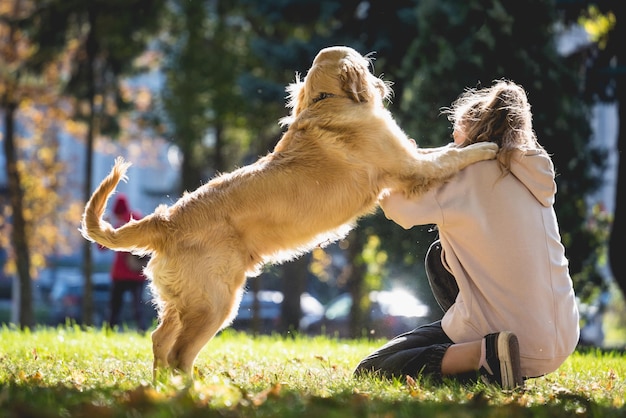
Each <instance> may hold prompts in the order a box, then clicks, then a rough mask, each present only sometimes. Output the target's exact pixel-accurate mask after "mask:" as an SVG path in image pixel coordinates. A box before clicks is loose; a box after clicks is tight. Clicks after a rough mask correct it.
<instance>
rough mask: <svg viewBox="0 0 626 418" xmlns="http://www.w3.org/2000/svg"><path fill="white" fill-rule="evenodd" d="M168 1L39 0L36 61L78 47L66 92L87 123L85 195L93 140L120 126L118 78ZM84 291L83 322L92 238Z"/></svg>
mask: <svg viewBox="0 0 626 418" xmlns="http://www.w3.org/2000/svg"><path fill="white" fill-rule="evenodd" d="M164 3H165V0H90V1H87V2H85V1H81V0H45V1H44V0H40V1H37V9H36V13H35V14H34V15H33V19H32V20H31V23H32V30H33V37H34V39H36V42H37V44H38V45H39V49H38V51H37V54H36V55H35V59H34V61H35V63H39V64H41V65H44V64H45V63H47V62H49V60H50V59H52V57H54V56H55V55H56V54H58V52H59V51H60V50H62V49H63V48H64V47H65V45H66V44H67V43H68V42H69V43H70V44H72V45H73V48H75V49H76V51H77V53H76V55H75V59H74V60H73V61H72V68H71V72H70V78H69V80H68V83H67V86H66V93H67V94H69V95H71V96H72V97H73V98H75V102H74V104H75V107H74V110H75V117H76V118H77V119H79V120H84V121H86V123H87V134H86V138H85V143H86V154H85V167H84V173H85V182H84V190H83V194H84V199H85V201H87V200H88V199H89V197H90V195H91V192H92V190H91V187H92V186H91V183H92V165H93V144H94V140H95V138H96V136H97V135H99V134H100V132H112V133H115V131H116V130H117V119H116V115H117V113H118V112H119V110H120V109H122V108H124V106H125V102H124V99H123V95H121V94H120V90H119V88H120V83H119V77H120V76H121V75H122V74H129V73H130V72H131V70H133V59H134V58H136V57H137V56H138V55H139V54H140V53H142V52H143V51H145V49H146V44H147V42H148V41H149V40H150V39H151V38H150V36H151V35H152V34H153V33H154V32H155V31H156V30H158V28H159V23H160V22H159V20H158V18H159V16H160V13H161V10H162V8H163V5H164ZM83 271H84V276H85V293H84V298H83V300H84V306H83V322H84V323H85V325H90V324H91V322H92V315H93V296H92V293H93V284H92V280H91V273H92V259H91V243H90V242H88V241H84V246H83Z"/></svg>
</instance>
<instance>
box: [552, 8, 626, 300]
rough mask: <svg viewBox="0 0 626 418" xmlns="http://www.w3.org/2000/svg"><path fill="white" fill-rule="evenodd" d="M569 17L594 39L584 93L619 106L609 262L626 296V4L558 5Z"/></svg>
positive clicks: (587, 60) (586, 59)
mask: <svg viewBox="0 0 626 418" xmlns="http://www.w3.org/2000/svg"><path fill="white" fill-rule="evenodd" d="M559 3H561V7H562V8H563V10H564V11H565V13H566V18H569V19H571V20H573V21H575V22H577V23H580V24H582V25H583V26H584V27H585V29H586V30H587V32H588V33H589V34H590V37H591V39H592V40H593V42H594V43H593V45H592V48H591V49H590V50H589V51H586V53H585V54H584V55H582V57H581V59H582V60H583V65H584V66H586V72H585V74H586V77H585V93H586V94H587V96H588V97H589V98H590V99H591V100H594V101H599V102H607V103H617V106H618V137H617V151H618V154H619V155H618V168H617V183H616V185H615V206H614V215H613V223H612V226H611V231H610V238H609V263H610V268H611V272H612V273H613V279H614V280H615V282H616V283H617V285H618V286H619V288H620V290H621V292H622V294H623V295H624V296H626V258H625V257H624V256H623V255H622V254H623V252H624V248H625V247H626V219H625V218H624V213H625V211H626V162H625V161H624V158H623V155H624V152H625V151H626V129H624V127H625V126H626V104H625V103H626V52H625V50H624V46H623V40H624V39H626V3H624V2H623V1H619V0H612V1H602V2H595V1H588V0H580V1H571V2H559Z"/></svg>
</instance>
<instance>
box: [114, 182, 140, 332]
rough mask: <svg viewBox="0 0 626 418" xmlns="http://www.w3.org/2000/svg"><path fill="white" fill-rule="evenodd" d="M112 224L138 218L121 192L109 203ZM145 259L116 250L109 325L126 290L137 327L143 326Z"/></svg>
mask: <svg viewBox="0 0 626 418" xmlns="http://www.w3.org/2000/svg"><path fill="white" fill-rule="evenodd" d="M113 214H114V215H115V221H116V222H115V227H116V228H117V227H119V226H121V225H123V224H125V223H127V222H128V221H130V220H131V219H140V218H141V214H140V213H138V212H136V211H131V209H130V205H129V203H128V199H127V197H126V196H125V195H124V194H121V193H120V194H118V195H117V196H116V199H115V203H114V204H113ZM147 261H148V259H147V257H143V258H141V257H138V256H136V255H133V254H132V253H129V252H122V251H117V252H115V256H114V257H113V265H112V266H111V280H112V286H111V312H110V317H109V325H110V326H111V327H114V326H116V325H119V324H120V314H121V312H122V306H123V302H124V294H125V293H126V292H130V294H131V295H132V300H133V313H134V319H135V321H136V324H137V327H138V328H139V329H141V330H145V329H146V324H145V318H144V317H143V314H142V309H141V307H142V294H143V289H144V285H145V281H146V276H145V275H144V274H143V268H144V267H145V265H146V262H147Z"/></svg>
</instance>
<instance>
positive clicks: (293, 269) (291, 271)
mask: <svg viewBox="0 0 626 418" xmlns="http://www.w3.org/2000/svg"><path fill="white" fill-rule="evenodd" d="M309 261H310V257H309V255H308V254H307V255H303V256H302V257H300V258H298V259H296V260H293V261H291V262H289V263H285V264H283V265H282V267H281V271H282V274H281V275H282V281H283V302H282V304H281V319H280V330H281V332H282V333H283V334H288V333H289V332H293V331H297V330H298V329H299V328H300V319H301V318H302V306H301V305H300V297H301V296H302V293H304V291H305V290H306V278H307V271H308V266H309Z"/></svg>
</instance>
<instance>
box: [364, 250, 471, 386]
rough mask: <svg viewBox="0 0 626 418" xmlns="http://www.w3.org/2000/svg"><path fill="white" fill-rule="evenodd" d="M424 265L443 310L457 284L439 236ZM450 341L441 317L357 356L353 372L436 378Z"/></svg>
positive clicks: (447, 306)
mask: <svg viewBox="0 0 626 418" xmlns="http://www.w3.org/2000/svg"><path fill="white" fill-rule="evenodd" d="M425 266H426V276H427V277H428V282H429V283H430V286H431V289H432V290H433V295H434V296H435V299H436V300H437V303H438V304H439V306H441V308H442V309H443V310H444V312H445V311H447V310H448V309H449V308H450V306H451V305H452V304H453V303H454V300H455V299H456V296H457V294H458V293H459V288H458V286H457V284H456V280H455V279H454V276H452V274H450V272H449V271H448V270H446V269H445V267H444V266H443V263H442V260H441V243H440V242H439V240H437V241H435V242H434V243H433V244H431V246H430V248H429V249H428V252H427V253H426V260H425ZM452 344H453V342H452V340H450V338H448V336H447V335H446V333H445V332H444V331H443V328H442V327H441V321H437V322H434V323H432V324H428V325H423V326H421V327H418V328H416V329H414V330H413V331H409V332H407V333H404V334H401V335H399V336H397V337H395V338H393V339H392V340H391V341H389V342H388V343H387V344H385V345H384V346H383V347H381V348H380V349H378V350H376V351H375V352H373V353H372V354H370V355H369V356H367V357H366V358H365V359H363V360H361V362H360V363H359V365H358V366H357V367H356V370H355V374H361V373H364V372H373V373H377V374H379V375H381V376H384V377H388V378H393V377H398V378H404V377H405V376H407V375H409V376H412V377H415V376H417V375H423V376H429V377H430V378H432V379H433V380H435V381H439V380H441V361H442V359H443V355H444V354H445V352H446V350H447V349H448V347H450V346H451V345H452ZM458 377H459V379H460V380H464V381H466V380H472V379H473V378H475V377H476V374H475V373H472V374H471V375H464V376H458Z"/></svg>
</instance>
